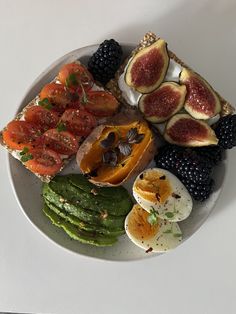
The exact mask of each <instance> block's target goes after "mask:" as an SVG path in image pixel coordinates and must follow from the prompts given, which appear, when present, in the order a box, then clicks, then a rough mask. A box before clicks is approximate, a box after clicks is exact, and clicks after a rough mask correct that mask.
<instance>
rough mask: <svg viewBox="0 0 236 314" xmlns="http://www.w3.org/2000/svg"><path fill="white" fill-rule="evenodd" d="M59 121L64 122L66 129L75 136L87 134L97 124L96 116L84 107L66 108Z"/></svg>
mask: <svg viewBox="0 0 236 314" xmlns="http://www.w3.org/2000/svg"><path fill="white" fill-rule="evenodd" d="M61 121H62V122H63V123H64V124H65V126H66V129H67V130H68V131H70V132H72V133H73V134H74V135H76V136H77V135H79V136H87V135H89V134H90V133H91V131H92V130H93V129H94V127H95V126H96V125H97V121H96V118H95V117H94V116H93V115H92V114H91V113H89V112H87V111H86V110H84V109H68V110H66V111H65V112H64V113H63V115H62V117H61Z"/></svg>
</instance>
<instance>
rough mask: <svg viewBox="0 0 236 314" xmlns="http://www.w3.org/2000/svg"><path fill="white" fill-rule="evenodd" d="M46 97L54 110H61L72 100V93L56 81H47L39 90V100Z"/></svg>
mask: <svg viewBox="0 0 236 314" xmlns="http://www.w3.org/2000/svg"><path fill="white" fill-rule="evenodd" d="M45 99H47V100H48V101H49V102H50V103H51V104H52V105H54V106H53V109H54V110H55V111H59V112H63V111H64V110H65V109H66V107H67V106H68V105H69V104H71V103H72V102H73V100H74V99H73V95H72V94H71V93H70V92H69V91H68V89H67V88H66V87H65V86H64V85H62V84H57V83H49V84H47V85H45V86H44V87H43V89H42V90H41V92H40V100H41V101H44V100H45Z"/></svg>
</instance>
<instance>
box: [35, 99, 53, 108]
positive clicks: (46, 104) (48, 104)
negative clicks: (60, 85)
mask: <svg viewBox="0 0 236 314" xmlns="http://www.w3.org/2000/svg"><path fill="white" fill-rule="evenodd" d="M38 104H39V106H41V107H43V108H45V109H47V110H50V109H52V107H53V105H52V104H51V102H50V101H49V99H48V98H44V99H42V100H40V101H39V102H38Z"/></svg>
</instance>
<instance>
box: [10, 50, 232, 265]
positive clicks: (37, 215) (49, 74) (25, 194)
mask: <svg viewBox="0 0 236 314" xmlns="http://www.w3.org/2000/svg"><path fill="white" fill-rule="evenodd" d="M122 46H123V51H124V54H125V55H128V53H129V52H130V51H131V50H132V49H133V48H134V45H127V44H125V45H122ZM97 48H98V46H97V45H94V46H88V47H84V48H80V49H77V50H74V51H72V52H70V53H68V54H66V55H65V56H63V57H62V58H60V59H58V60H57V61H56V62H54V63H53V64H52V65H51V66H49V67H48V68H47V69H46V70H45V71H44V72H43V73H42V74H41V75H40V76H39V77H38V78H37V79H36V80H35V81H34V83H33V84H32V85H31V87H30V88H29V90H28V92H27V93H26V95H25V97H24V98H23V100H22V101H21V103H20V106H19V110H18V111H21V109H22V108H23V107H24V106H25V105H26V104H27V103H28V102H30V100H32V99H33V98H34V97H35V96H36V95H37V94H38V93H39V92H40V90H41V89H42V87H43V86H44V85H45V84H46V83H48V82H50V81H51V80H52V79H53V78H54V77H55V76H56V75H57V73H58V71H59V69H60V67H61V66H62V65H63V64H65V63H69V62H72V61H74V60H76V59H80V61H81V62H82V63H85V64H86V62H87V60H88V57H89V56H91V55H92V53H93V52H94V51H96V49H97ZM9 169H10V177H11V181H12V185H13V189H14V191H15V195H16V198H17V200H18V202H19V205H20V207H21V208H22V210H23V212H24V213H25V215H26V216H27V217H28V219H29V221H30V222H31V223H32V224H33V225H34V226H35V227H36V228H37V229H38V230H40V231H41V232H42V233H43V234H44V235H45V236H46V237H47V238H48V239H51V240H52V241H53V242H54V243H57V244H59V245H60V246H61V247H63V248H65V249H67V250H70V251H72V252H75V253H77V254H81V255H85V256H89V257H94V258H99V259H103V260H116V261H128V260H138V259H144V258H149V257H151V256H153V257H154V256H158V255H159V254H155V253H145V251H144V250H142V249H140V248H138V247H137V246H135V245H134V244H133V243H132V242H131V241H130V240H129V239H128V237H127V236H126V235H124V236H122V237H120V238H119V241H118V242H117V243H116V244H115V245H114V246H112V247H106V248H98V247H94V246H90V245H85V244H81V243H80V242H78V241H74V240H71V239H70V238H69V237H68V236H67V235H66V234H65V233H64V232H63V231H62V230H61V229H59V228H57V227H55V226H53V225H52V224H51V223H50V222H49V219H48V218H46V217H45V215H44V214H43V212H42V197H41V186H42V183H41V181H40V180H39V179H38V178H37V177H36V176H35V175H33V174H32V173H31V172H30V171H28V170H26V169H25V168H24V166H23V165H22V164H21V163H20V162H19V161H18V160H16V159H15V158H13V157H12V156H10V155H9ZM225 169H226V163H225V162H223V163H221V164H220V166H219V167H218V168H217V169H215V181H216V186H215V190H214V192H213V193H212V195H211V197H210V198H209V199H208V200H207V201H206V202H204V203H197V204H194V208H193V211H192V213H191V215H190V217H189V218H188V219H186V220H185V221H183V222H181V223H180V227H181V229H182V231H183V238H184V241H185V240H186V239H188V238H189V237H190V236H191V235H192V234H194V233H195V232H196V231H197V229H198V228H199V227H200V226H201V225H202V224H203V223H204V221H205V220H206V219H207V217H208V215H209V214H210V212H211V211H212V209H213V207H214V205H215V203H216V201H217V199H218V197H219V194H220V191H221V189H222V184H223V181H224V177H225ZM71 171H77V172H78V169H77V168H76V165H75V163H73V162H72V163H71V164H70V165H68V166H67V167H66V168H65V169H64V171H63V172H62V173H70V172H71ZM177 249H178V248H177Z"/></svg>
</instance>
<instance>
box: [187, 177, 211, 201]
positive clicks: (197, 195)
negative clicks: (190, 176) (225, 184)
mask: <svg viewBox="0 0 236 314" xmlns="http://www.w3.org/2000/svg"><path fill="white" fill-rule="evenodd" d="M181 181H182V183H183V184H184V185H185V187H186V189H187V190H188V191H189V194H190V195H191V196H192V198H193V199H195V201H200V202H203V201H205V200H206V199H208V197H209V196H210V194H211V193H212V190H213V186H214V180H213V179H211V178H209V180H207V181H206V182H203V183H199V182H192V181H191V180H187V179H182V180H181Z"/></svg>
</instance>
